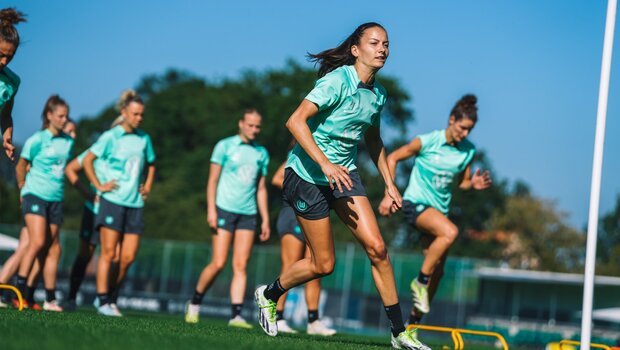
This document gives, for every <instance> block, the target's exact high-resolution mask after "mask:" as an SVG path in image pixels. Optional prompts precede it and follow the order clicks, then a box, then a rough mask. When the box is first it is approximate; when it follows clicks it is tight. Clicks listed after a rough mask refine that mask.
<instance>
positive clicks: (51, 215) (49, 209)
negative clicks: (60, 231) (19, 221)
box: [22, 194, 63, 225]
mask: <svg viewBox="0 0 620 350" xmlns="http://www.w3.org/2000/svg"><path fill="white" fill-rule="evenodd" d="M22 214H23V215H24V217H25V216H26V214H34V215H38V216H42V217H44V218H45V220H47V223H48V224H53V225H61V224H62V221H63V217H62V202H48V201H46V200H44V199H41V198H39V197H37V196H35V195H34V194H27V195H25V196H23V197H22Z"/></svg>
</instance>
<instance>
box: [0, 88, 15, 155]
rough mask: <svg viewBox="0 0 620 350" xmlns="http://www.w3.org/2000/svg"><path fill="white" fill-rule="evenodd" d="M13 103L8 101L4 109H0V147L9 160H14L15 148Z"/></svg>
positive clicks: (11, 100)
mask: <svg viewBox="0 0 620 350" xmlns="http://www.w3.org/2000/svg"><path fill="white" fill-rule="evenodd" d="M13 101H14V99H12V98H11V99H10V100H9V101H8V102H7V103H6V105H4V108H1V109H0V131H2V135H0V136H2V147H3V148H4V152H5V153H6V156H7V157H8V158H9V159H10V160H13V159H14V157H15V156H14V152H15V146H13V116H12V113H13Z"/></svg>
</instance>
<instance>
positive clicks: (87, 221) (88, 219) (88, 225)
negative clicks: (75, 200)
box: [80, 206, 99, 245]
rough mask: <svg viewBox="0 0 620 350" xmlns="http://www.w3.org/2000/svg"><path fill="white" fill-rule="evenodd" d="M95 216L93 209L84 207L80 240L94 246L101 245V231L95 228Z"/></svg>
mask: <svg viewBox="0 0 620 350" xmlns="http://www.w3.org/2000/svg"><path fill="white" fill-rule="evenodd" d="M95 216H96V215H95V213H93V211H92V209H91V208H89V207H87V206H84V209H83V210H82V223H81V224H80V238H81V239H83V240H84V241H86V242H88V243H89V244H92V245H97V244H99V230H98V229H96V228H95Z"/></svg>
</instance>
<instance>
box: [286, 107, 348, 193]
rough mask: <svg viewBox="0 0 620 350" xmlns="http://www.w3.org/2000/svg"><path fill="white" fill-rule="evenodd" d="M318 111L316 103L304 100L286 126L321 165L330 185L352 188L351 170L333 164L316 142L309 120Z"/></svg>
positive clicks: (339, 187) (332, 186)
mask: <svg viewBox="0 0 620 350" xmlns="http://www.w3.org/2000/svg"><path fill="white" fill-rule="evenodd" d="M318 111H319V109H318V107H317V106H316V105H315V104H314V103H312V102H310V101H308V100H303V101H302V102H301V104H300V105H299V107H297V109H296V110H295V112H293V114H292V115H291V117H290V118H289V119H288V121H287V122H286V127H287V128H288V130H289V131H290V132H291V134H293V137H294V138H295V140H297V143H299V145H300V146H301V148H303V150H304V151H306V153H307V154H308V156H310V158H311V159H312V160H313V161H314V162H316V163H317V164H318V165H319V166H320V167H321V171H322V172H323V174H325V176H326V177H327V180H328V181H329V186H330V187H331V188H332V189H334V186H335V187H336V188H338V190H339V191H340V192H342V186H344V187H346V188H347V189H348V190H350V189H351V187H353V182H352V181H351V178H350V177H349V170H348V169H347V168H346V167H344V166H341V165H335V164H332V163H331V162H330V161H329V160H328V159H327V157H326V156H325V154H324V153H323V152H322V151H321V149H320V148H319V146H317V144H316V142H314V138H313V137H312V132H310V128H309V127H308V123H307V122H308V119H310V118H312V117H313V116H314V115H316V113H317V112H318Z"/></svg>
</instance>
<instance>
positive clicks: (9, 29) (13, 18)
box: [0, 8, 26, 48]
mask: <svg viewBox="0 0 620 350" xmlns="http://www.w3.org/2000/svg"><path fill="white" fill-rule="evenodd" d="M19 22H26V15H25V14H24V13H23V12H20V11H17V10H16V9H15V8H5V9H2V10H0V41H6V42H9V43H11V44H13V45H15V48H17V47H18V46H19V33H18V32H17V29H16V28H15V25H16V24H17V23H19Z"/></svg>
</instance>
